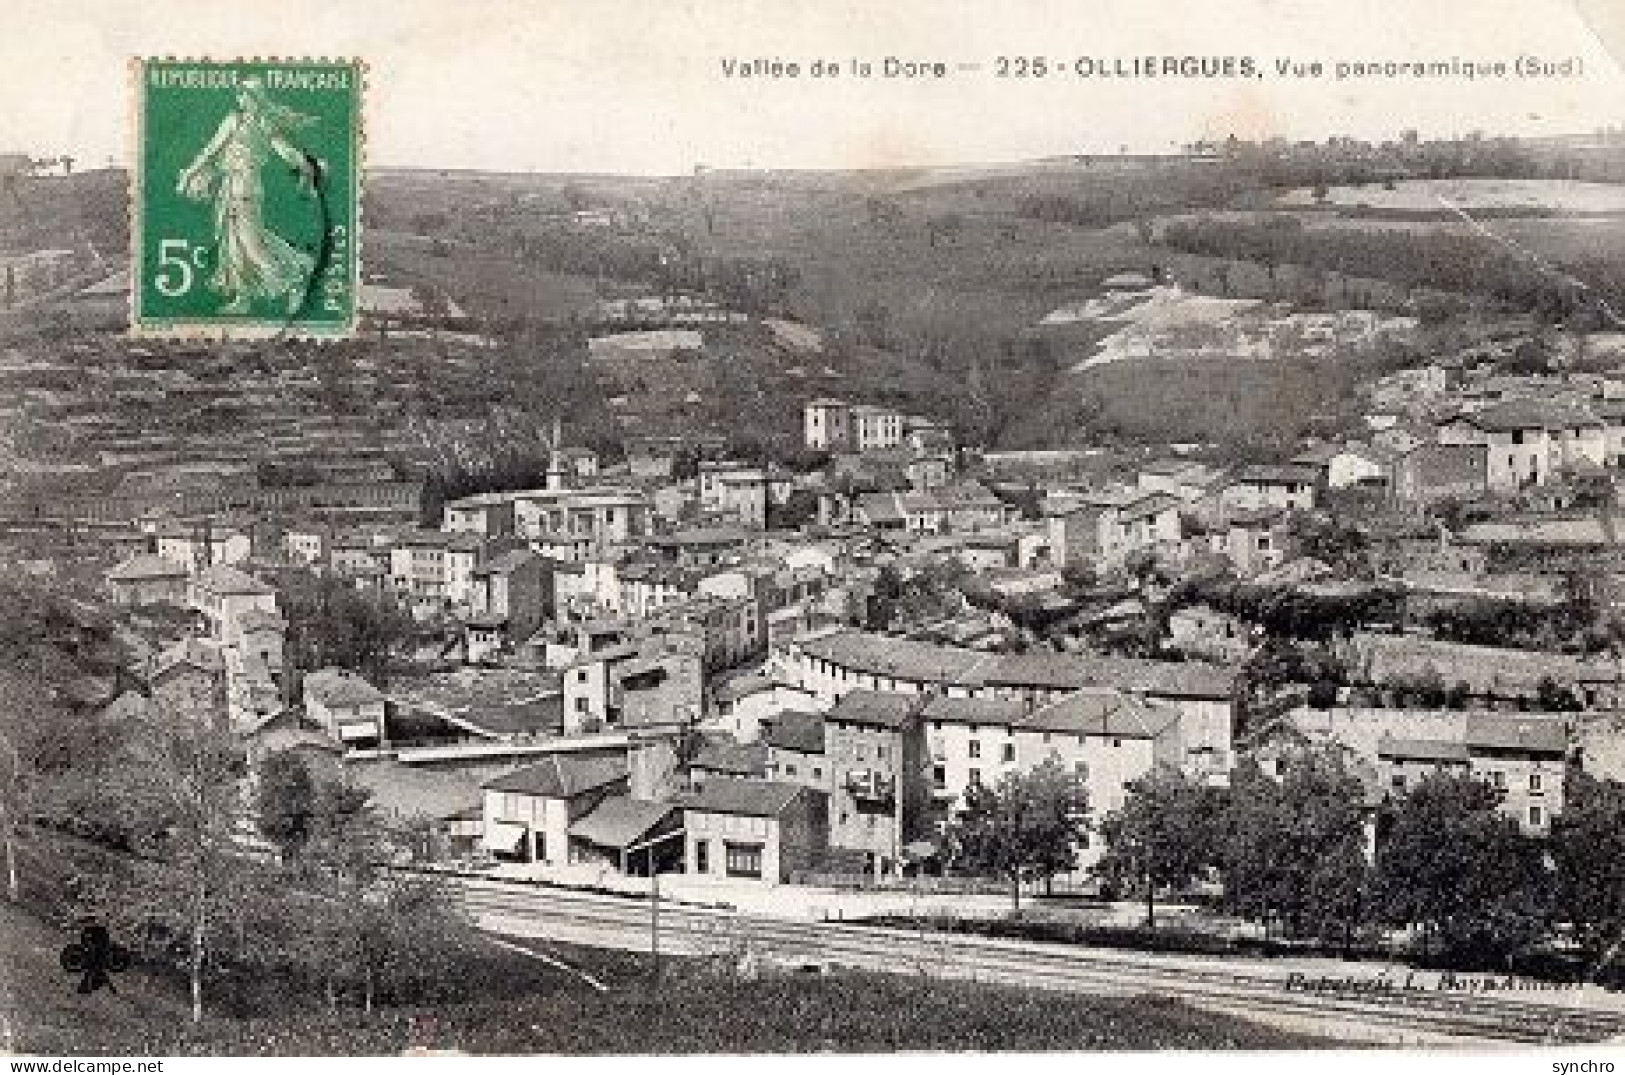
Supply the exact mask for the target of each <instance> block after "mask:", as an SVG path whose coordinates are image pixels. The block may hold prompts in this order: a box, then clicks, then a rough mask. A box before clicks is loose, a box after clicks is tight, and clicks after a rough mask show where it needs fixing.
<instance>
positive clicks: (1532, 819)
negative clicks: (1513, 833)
mask: <svg viewBox="0 0 1625 1075" xmlns="http://www.w3.org/2000/svg"><path fill="white" fill-rule="evenodd" d="M1545 820H1546V814H1545V812H1544V811H1543V810H1541V808H1540V807H1538V806H1531V807H1530V808H1529V824H1531V825H1540V824H1543V823H1544V822H1545Z"/></svg>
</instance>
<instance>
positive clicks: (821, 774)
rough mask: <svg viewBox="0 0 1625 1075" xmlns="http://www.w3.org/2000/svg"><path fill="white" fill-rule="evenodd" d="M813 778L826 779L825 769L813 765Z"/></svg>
mask: <svg viewBox="0 0 1625 1075" xmlns="http://www.w3.org/2000/svg"><path fill="white" fill-rule="evenodd" d="M813 779H814V780H822V779H824V770H822V769H820V768H818V766H816V765H815V766H813Z"/></svg>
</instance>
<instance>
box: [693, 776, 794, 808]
mask: <svg viewBox="0 0 1625 1075" xmlns="http://www.w3.org/2000/svg"><path fill="white" fill-rule="evenodd" d="M806 790H807V789H806V788H804V787H803V786H802V785H800V784H786V783H783V782H780V781H777V780H712V781H709V782H707V783H706V785H705V786H704V787H703V788H701V789H700V790H698V791H694V792H689V793H688V794H686V795H681V796H678V797H677V798H676V799H675V800H674V801H675V802H676V803H677V804H678V805H680V806H682V807H683V809H685V810H689V811H694V812H697V813H702V814H737V815H740V816H742V817H778V816H779V815H780V814H782V813H783V812H784V810H785V808H786V807H788V806H789V805H790V804H791V803H792V802H794V801H795V800H796V798H797V796H799V795H801V794H802V793H803V792H805V791H806Z"/></svg>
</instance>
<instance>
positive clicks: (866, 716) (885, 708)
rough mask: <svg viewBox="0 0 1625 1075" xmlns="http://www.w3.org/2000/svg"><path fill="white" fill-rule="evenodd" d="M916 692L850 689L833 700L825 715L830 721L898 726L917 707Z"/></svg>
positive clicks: (889, 727) (876, 725) (899, 726)
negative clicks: (900, 692)
mask: <svg viewBox="0 0 1625 1075" xmlns="http://www.w3.org/2000/svg"><path fill="white" fill-rule="evenodd" d="M922 700H923V699H921V698H920V697H919V696H918V695H912V694H893V693H890V692H885V691H852V692H850V693H848V694H846V695H845V696H843V697H842V698H841V700H840V701H838V702H836V703H835V707H834V708H833V709H831V710H830V711H829V713H827V714H826V715H825V717H824V720H825V721H826V723H829V724H863V725H868V726H871V727H879V728H888V729H898V728H902V727H903V726H904V725H906V724H907V723H908V722H909V719H910V718H911V717H912V716H913V715H914V714H915V712H917V711H918V710H919V708H920V703H921V702H922Z"/></svg>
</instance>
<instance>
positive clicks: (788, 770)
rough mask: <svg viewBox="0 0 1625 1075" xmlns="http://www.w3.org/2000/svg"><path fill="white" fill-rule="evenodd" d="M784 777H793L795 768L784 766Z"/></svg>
mask: <svg viewBox="0 0 1625 1075" xmlns="http://www.w3.org/2000/svg"><path fill="white" fill-rule="evenodd" d="M784 775H785V776H795V775H796V767H795V766H794V765H786V766H785V767H784Z"/></svg>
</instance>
